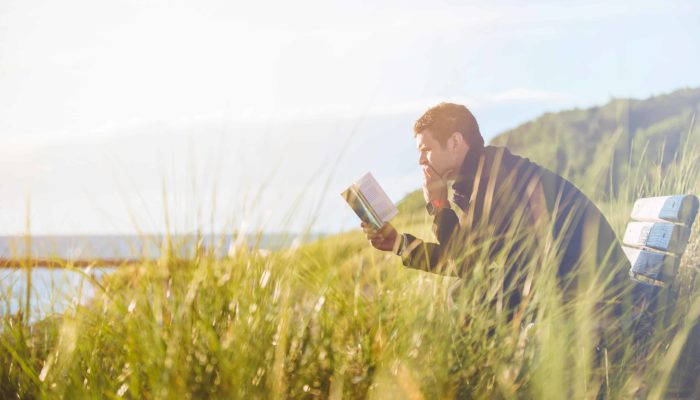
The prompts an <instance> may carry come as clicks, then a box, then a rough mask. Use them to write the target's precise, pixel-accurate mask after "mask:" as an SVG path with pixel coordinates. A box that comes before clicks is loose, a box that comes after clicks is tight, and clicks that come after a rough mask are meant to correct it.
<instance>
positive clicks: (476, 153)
mask: <svg viewBox="0 0 700 400" xmlns="http://www.w3.org/2000/svg"><path fill="white" fill-rule="evenodd" d="M483 154H484V147H478V148H473V149H469V151H468V152H467V154H466V155H465V156H464V161H462V166H461V167H460V168H459V173H458V174H457V178H456V179H455V182H454V184H452V188H453V189H454V190H455V192H458V193H461V194H467V193H468V192H471V188H472V185H473V183H474V177H475V176H476V172H477V169H478V168H479V160H480V159H481V156H482V155H483Z"/></svg>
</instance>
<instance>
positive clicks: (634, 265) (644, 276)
mask: <svg viewBox="0 0 700 400" xmlns="http://www.w3.org/2000/svg"><path fill="white" fill-rule="evenodd" d="M622 250H623V251H624V252H625V255H626V256H627V259H628V260H629V261H630V265H631V268H630V271H629V273H630V277H631V278H632V279H633V280H635V281H638V282H644V283H652V284H656V285H661V284H663V283H658V282H667V281H670V280H672V279H673V277H675V276H676V272H677V270H678V264H679V261H680V259H679V258H678V257H675V256H673V255H671V254H664V253H660V252H656V251H649V250H645V249H637V248H633V247H627V246H622ZM649 279H651V280H652V281H655V282H649V281H648V280H649Z"/></svg>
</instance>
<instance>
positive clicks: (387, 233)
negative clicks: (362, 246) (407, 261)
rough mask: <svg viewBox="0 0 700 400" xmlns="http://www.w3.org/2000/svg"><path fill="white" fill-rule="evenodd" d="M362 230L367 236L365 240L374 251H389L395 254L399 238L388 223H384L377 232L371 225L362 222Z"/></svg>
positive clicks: (394, 229)
mask: <svg viewBox="0 0 700 400" xmlns="http://www.w3.org/2000/svg"><path fill="white" fill-rule="evenodd" d="M360 226H361V227H362V230H363V231H364V232H365V236H367V240H369V242H370V243H371V244H372V246H373V247H374V248H375V249H378V250H382V251H391V252H394V253H396V251H397V250H398V249H399V245H400V244H401V236H400V235H399V233H398V232H397V231H396V228H394V227H393V226H392V225H391V224H390V223H388V222H387V223H385V224H384V225H383V226H382V228H381V229H379V230H377V229H375V228H374V227H373V226H372V225H370V224H368V223H365V222H363V223H362V224H361V225H360Z"/></svg>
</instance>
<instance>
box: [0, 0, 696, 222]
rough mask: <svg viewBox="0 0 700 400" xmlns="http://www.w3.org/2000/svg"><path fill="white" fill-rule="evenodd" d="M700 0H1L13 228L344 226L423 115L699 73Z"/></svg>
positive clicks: (6, 200) (404, 176)
mask: <svg viewBox="0 0 700 400" xmlns="http://www.w3.org/2000/svg"><path fill="white" fill-rule="evenodd" d="M698 38H700V3H698V2H697V1H667V2H647V1H626V2H615V1H605V2H602V1H601V2H595V1H585V2H583V1H582V2H578V1H570V2H557V1H529V2H516V1H475V2H460V1H442V2H441V1H432V2H415V1H401V2H398V1H395V2H381V1H379V2H377V1H375V2H371V3H370V2H362V1H347V2H330V1H297V2H284V1H277V2H273V1H260V2H242V1H213V0H198V1H148V0H146V1H144V0H139V1H135V0H134V1H129V0H123V1H119V2H114V1H110V2H106V1H95V0H90V1H88V0H63V1H61V2H47V1H36V0H21V1H18V0H3V1H2V2H0V235H2V234H4V235H15V234H22V233H25V232H27V231H30V232H31V233H33V234H80V233H87V234H95V233H135V232H163V231H164V230H170V231H173V232H188V231H193V230H196V229H202V230H204V231H216V232H222V231H224V232H225V231H233V230H247V231H256V230H263V231H268V232H272V231H285V230H287V231H288V230H292V231H299V230H304V229H311V230H313V231H316V232H337V231H343V230H348V229H353V228H356V227H357V220H356V218H355V216H354V214H353V213H352V211H351V210H350V209H349V208H348V207H347V206H346V205H345V204H344V203H343V200H342V199H341V198H340V196H339V193H340V192H341V191H342V190H343V189H344V188H345V187H347V186H348V185H349V184H350V183H351V182H353V181H354V180H356V179H358V178H359V177H360V176H362V175H363V174H364V173H365V172H367V171H371V172H372V173H373V174H374V175H375V177H376V178H377V179H378V181H379V182H380V184H382V186H384V187H385V189H386V191H387V193H388V194H389V196H390V197H391V198H392V199H393V200H394V201H398V200H400V199H401V198H402V197H403V196H404V195H405V194H406V193H408V192H410V191H412V190H415V189H418V188H419V187H420V184H421V173H420V169H419V168H418V166H417V154H416V151H415V142H414V139H413V137H412V126H413V123H414V122H415V120H416V119H417V118H418V117H419V116H420V115H421V114H422V112H423V111H425V110H426V109H427V108H428V107H430V106H432V105H435V104H437V103H439V102H441V101H453V102H459V103H462V104H465V105H466V106H467V107H469V108H470V109H471V110H472V111H473V112H474V114H475V116H476V118H477V119H478V121H479V123H480V126H481V130H482V133H483V134H484V136H485V138H486V139H487V140H488V139H489V138H491V137H493V136H495V135H497V134H498V133H501V132H503V131H505V130H507V129H510V128H514V127H516V126H518V125H519V124H521V123H524V122H526V121H528V120H530V119H532V118H536V117H537V116H539V115H541V114H543V113H545V112H554V111H560V110H565V109H570V108H574V107H591V106H594V105H601V104H604V103H605V102H607V101H609V100H610V99H611V98H619V97H634V98H647V97H650V96H653V95H658V94H663V93H668V92H671V91H673V90H675V89H679V88H683V87H697V86H700V74H699V73H698V71H700V52H699V51H697V50H698V48H699V45H700V41H699V40H698Z"/></svg>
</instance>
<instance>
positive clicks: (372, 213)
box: [340, 172, 399, 229]
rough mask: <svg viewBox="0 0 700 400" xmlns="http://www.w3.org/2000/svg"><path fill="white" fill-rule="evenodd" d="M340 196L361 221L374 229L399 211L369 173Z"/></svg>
mask: <svg viewBox="0 0 700 400" xmlns="http://www.w3.org/2000/svg"><path fill="white" fill-rule="evenodd" d="M340 195H341V196H343V198H344V199H345V201H347V202H348V204H349V205H350V207H351V208H352V209H353V211H355V214H357V216H358V217H360V219H361V220H362V221H364V222H366V223H368V224H370V225H372V226H374V227H375V228H376V229H379V228H381V227H382V226H383V225H384V223H385V222H387V221H389V220H390V219H392V218H393V217H394V216H395V215H396V214H398V213H399V210H398V209H397V208H396V206H395V205H394V203H392V201H391V199H389V196H387V195H386V193H385V192H384V190H383V189H382V187H381V186H379V183H377V180H376V179H374V176H372V173H370V172H368V173H366V174H365V175H364V176H363V177H362V178H360V179H359V180H358V181H357V182H355V183H353V184H352V185H350V187H349V188H347V189H346V190H345V191H344V192H343V193H341V194H340Z"/></svg>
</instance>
